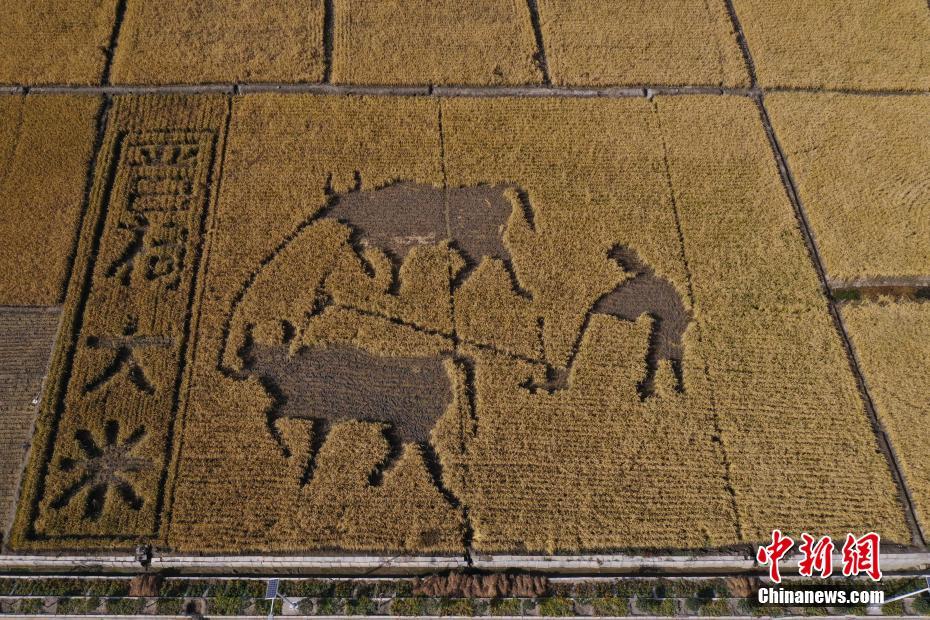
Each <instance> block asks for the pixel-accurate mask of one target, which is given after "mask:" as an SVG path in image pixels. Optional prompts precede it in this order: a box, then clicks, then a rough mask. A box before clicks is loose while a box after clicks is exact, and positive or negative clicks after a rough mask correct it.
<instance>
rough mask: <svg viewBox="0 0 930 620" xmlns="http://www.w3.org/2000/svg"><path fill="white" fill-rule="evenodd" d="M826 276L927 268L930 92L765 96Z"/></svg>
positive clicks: (924, 272) (912, 272)
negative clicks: (876, 95)
mask: <svg viewBox="0 0 930 620" xmlns="http://www.w3.org/2000/svg"><path fill="white" fill-rule="evenodd" d="M766 107H767V109H768V111H769V114H770V116H771V119H772V125H773V126H774V128H775V131H776V134H777V135H778V138H779V140H780V141H781V144H782V146H783V148H784V151H785V154H786V155H787V158H788V165H789V166H790V167H791V169H792V171H793V172H794V178H795V180H796V181H797V184H798V191H799V192H800V195H801V200H802V201H803V203H804V207H805V210H806V212H807V214H808V217H809V218H810V222H811V226H812V227H813V232H814V236H815V237H816V241H817V245H818V248H819V249H820V252H821V254H822V256H823V260H824V264H825V267H826V269H827V272H828V275H829V276H830V278H831V279H833V280H838V281H841V282H842V281H854V280H858V279H866V280H868V279H876V278H879V279H881V278H920V277H927V276H930V131H927V119H928V118H930V98H928V97H923V96H901V97H873V96H866V95H814V94H802V93H780V94H774V95H769V96H767V97H766Z"/></svg>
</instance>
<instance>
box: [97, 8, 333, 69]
mask: <svg viewBox="0 0 930 620" xmlns="http://www.w3.org/2000/svg"><path fill="white" fill-rule="evenodd" d="M323 6H324V1H323V0H300V1H298V0H276V1H275V2H260V1H256V0H133V1H132V2H129V3H128V4H127V6H126V15H125V18H124V19H123V25H122V28H121V30H120V34H119V42H118V45H117V48H116V54H115V57H114V60H113V70H112V73H113V82H114V83H119V84H191V83H193V84H204V83H212V82H319V81H320V80H322V78H323V65H324V62H323V56H324V53H323Z"/></svg>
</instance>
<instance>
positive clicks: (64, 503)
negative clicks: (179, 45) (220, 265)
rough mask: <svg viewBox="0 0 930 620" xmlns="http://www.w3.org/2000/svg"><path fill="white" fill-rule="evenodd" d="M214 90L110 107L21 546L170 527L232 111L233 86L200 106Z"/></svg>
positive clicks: (128, 539) (145, 535) (146, 534)
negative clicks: (201, 288) (204, 264)
mask: <svg viewBox="0 0 930 620" xmlns="http://www.w3.org/2000/svg"><path fill="white" fill-rule="evenodd" d="M188 102H190V103H191V104H192V105H187V104H188ZM204 102H206V103H211V101H210V99H209V98H196V99H195V98H191V99H187V100H185V99H184V98H172V100H171V101H170V102H166V101H165V98H151V99H147V98H142V99H135V100H125V101H121V100H117V101H116V102H115V105H114V108H113V109H112V110H111V111H110V112H109V114H110V115H111V117H112V116H116V117H117V118H116V120H113V119H112V118H111V126H110V127H108V129H107V131H106V136H105V139H104V141H103V145H102V147H101V154H100V156H99V157H98V160H97V162H96V170H92V171H91V174H94V175H95V176H94V183H93V187H92V189H91V193H90V196H89V199H88V213H87V214H86V216H85V221H84V223H83V228H82V231H81V237H80V241H79V244H78V248H77V252H76V256H77V259H76V260H77V264H76V266H75V270H74V272H73V274H72V279H71V283H70V288H69V293H68V298H67V300H66V316H65V320H64V327H63V333H62V334H61V337H60V339H59V345H58V347H57V349H56V353H55V357H54V359H53V364H52V367H51V371H50V377H51V378H52V380H51V381H49V382H48V384H47V385H48V388H47V392H46V395H45V399H44V403H45V404H44V406H43V410H42V413H41V418H40V421H39V425H38V428H37V433H36V437H35V444H34V446H35V449H34V450H33V454H32V458H31V468H30V469H29V470H27V476H26V479H25V481H24V489H23V496H22V501H21V503H20V507H19V512H18V515H17V521H16V524H15V526H14V531H13V536H12V541H11V542H12V544H13V546H15V547H39V548H41V547H47V546H54V547H56V548H62V547H67V546H68V542H69V541H73V542H75V543H77V541H80V546H82V547H86V545H87V543H88V542H89V541H92V544H94V545H98V544H99V546H101V547H114V546H128V545H130V544H131V543H132V542H133V541H143V540H150V539H154V538H157V537H159V535H160V532H161V529H162V526H163V519H162V513H163V510H164V506H165V503H166V492H165V489H166V487H167V485H166V481H167V478H168V474H169V471H170V462H171V458H172V456H173V443H174V437H173V433H174V431H175V428H174V426H175V419H176V417H177V412H178V410H179V408H180V406H181V403H180V400H181V388H182V385H183V378H184V375H185V373H186V372H187V364H186V361H187V355H188V349H189V341H190V336H191V325H192V321H193V318H194V317H193V316H192V314H193V310H192V305H193V303H194V299H195V296H196V291H197V286H198V280H199V278H198V276H199V268H200V262H201V261H200V259H201V254H202V247H203V244H204V241H205V237H206V232H207V231H206V224H207V221H208V215H209V213H210V210H211V209H212V204H213V202H215V191H214V189H213V180H214V178H215V176H216V175H215V173H214V167H215V166H216V165H217V162H218V161H219V159H220V157H219V154H220V149H221V146H222V143H223V138H224V137H225V136H224V133H225V130H224V127H225V121H226V118H225V117H224V116H222V115H226V116H228V102H226V101H225V100H224V99H221V98H216V99H215V103H217V104H219V105H218V106H217V107H218V108H219V109H218V110H217V111H218V112H221V113H222V115H220V114H217V115H212V116H214V117H215V119H211V118H209V117H210V116H211V115H209V114H203V113H202V111H201V110H199V109H198V108H200V107H201V106H202V104H203V103H204ZM166 103H169V105H165V104H166ZM171 103H173V104H174V106H172V105H170V104H171ZM166 112H167V114H166ZM178 112H181V114H178ZM166 116H167V117H168V118H166ZM174 116H180V117H187V118H189V119H190V121H189V122H185V121H183V120H181V119H175V118H171V117H174ZM211 120H212V122H210V121H211ZM178 121H180V122H178ZM204 121H207V122H206V123H205V122H204ZM114 125H115V126H114ZM91 308H92V309H93V311H92V312H90V311H89V310H90V309H91ZM101 410H103V411H104V414H103V415H101V414H100V411H101ZM98 427H99V428H98ZM72 433H73V441H69V440H68V437H67V436H68V435H69V434H72Z"/></svg>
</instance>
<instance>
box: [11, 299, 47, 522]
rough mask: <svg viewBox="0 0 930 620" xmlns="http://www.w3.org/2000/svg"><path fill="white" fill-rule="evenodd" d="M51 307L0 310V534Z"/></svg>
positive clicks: (37, 392)
mask: <svg viewBox="0 0 930 620" xmlns="http://www.w3.org/2000/svg"><path fill="white" fill-rule="evenodd" d="M59 314H60V313H59V311H58V310H57V309H55V308H0V455H2V457H0V533H3V535H5V534H6V532H7V529H8V528H9V526H10V524H11V523H12V516H13V509H14V508H15V504H14V502H15V500H16V495H17V493H18V492H19V479H20V475H21V474H22V471H23V461H25V459H26V450H27V448H28V446H29V438H30V437H31V436H32V426H33V424H34V423H35V417H36V412H37V411H38V409H39V400H40V399H41V392H42V383H43V379H44V378H45V371H46V370H47V368H48V360H49V357H50V356H51V354H52V347H53V346H54V345H55V334H56V333H57V331H58V317H59Z"/></svg>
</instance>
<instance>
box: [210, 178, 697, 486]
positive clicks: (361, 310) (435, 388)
mask: <svg viewBox="0 0 930 620" xmlns="http://www.w3.org/2000/svg"><path fill="white" fill-rule="evenodd" d="M326 195H327V197H328V198H327V203H326V205H325V207H324V208H323V209H322V210H320V211H319V212H318V213H317V214H316V215H315V216H314V217H313V218H311V219H310V220H309V221H308V222H306V223H304V224H303V225H301V226H300V228H299V229H298V230H297V231H295V232H294V233H293V234H292V235H291V236H290V237H289V239H288V241H286V242H285V243H284V244H283V245H281V246H280V247H279V248H278V249H277V251H276V252H275V253H274V255H273V256H271V257H269V260H268V261H267V262H265V263H264V266H263V268H262V269H261V270H260V271H258V273H257V274H256V275H255V277H254V278H253V279H252V280H251V281H250V282H249V283H248V284H247V285H246V287H245V288H244V290H243V291H242V294H241V295H240V297H239V298H238V300H237V302H236V304H235V306H234V308H233V312H232V315H231V317H230V321H229V323H230V326H231V327H230V329H229V330H227V333H228V334H229V337H228V340H227V343H226V352H225V354H224V358H226V359H230V355H231V354H232V351H233V350H234V351H235V354H234V356H233V364H234V365H235V368H234V369H232V372H233V373H234V374H235V375H236V376H237V377H239V378H250V377H251V378H256V379H258V380H259V381H260V382H261V384H262V385H263V387H264V388H265V390H266V392H267V394H268V396H269V397H270V399H271V401H272V405H271V406H270V407H269V408H268V409H267V411H266V415H267V428H268V432H269V433H270V434H271V435H272V436H273V437H274V438H275V441H276V442H277V444H278V445H279V446H280V449H281V450H282V452H283V453H284V454H285V455H287V456H290V455H291V454H296V453H301V454H307V456H308V460H307V462H306V463H305V464H304V466H303V469H302V474H301V483H302V484H306V483H307V482H309V481H310V480H311V479H312V476H313V470H314V464H315V463H314V456H315V454H316V453H317V452H318V451H319V450H320V449H321V447H322V446H323V444H324V443H325V441H326V437H327V435H328V433H329V430H330V428H331V425H332V424H334V423H339V422H345V421H350V420H360V421H370V422H379V423H382V424H384V427H383V430H384V433H385V436H386V438H387V439H388V441H389V443H390V445H391V451H390V453H389V455H388V457H387V458H386V459H385V460H384V461H383V462H382V463H381V464H380V466H379V468H378V469H377V470H376V471H374V472H373V473H372V474H371V476H370V482H371V483H372V484H377V483H378V482H379V480H380V478H381V476H382V475H383V474H384V473H385V472H386V471H388V470H389V469H390V468H391V467H392V466H393V465H394V464H395V462H396V461H397V459H398V457H399V456H400V455H401V454H402V453H403V448H404V447H405V446H406V445H407V444H417V445H419V447H420V449H421V451H422V453H423V455H424V458H425V460H426V463H427V465H428V467H429V468H430V470H431V474H432V475H433V480H434V483H435V484H436V485H437V487H438V488H439V489H440V490H443V491H445V489H444V487H443V483H442V480H441V473H440V472H441V467H440V466H439V459H438V458H437V456H436V453H435V451H434V449H433V447H432V445H431V443H430V434H431V431H432V430H433V429H434V427H435V426H436V423H437V420H438V419H439V418H440V417H441V416H442V415H443V414H444V413H445V412H446V410H447V409H448V408H449V407H450V406H452V405H453V401H454V395H455V392H456V389H457V386H456V383H457V382H460V383H462V385H459V386H458V387H459V388H461V389H462V390H464V392H465V393H466V394H468V395H469V398H468V400H467V407H468V409H469V411H468V417H469V418H470V419H471V420H472V422H474V418H475V416H476V415H477V413H476V411H475V406H474V399H475V395H476V386H475V385H474V365H475V359H474V356H473V355H472V354H471V351H473V350H478V351H484V352H487V353H491V354H496V355H501V356H503V357H504V358H509V359H511V360H513V361H517V362H524V363H527V364H530V365H532V366H534V367H537V368H540V369H542V372H541V373H540V372H535V373H533V374H532V375H530V376H527V378H526V381H525V382H524V383H523V384H522V386H521V387H522V388H523V389H524V390H526V391H527V392H529V393H530V394H536V393H537V392H539V391H544V392H546V393H548V394H553V393H555V392H558V391H560V390H564V389H567V388H569V387H570V384H571V374H572V373H571V370H572V366H573V363H574V359H575V357H576V355H575V354H576V353H577V351H578V349H579V348H580V346H581V342H582V340H583V339H584V335H585V332H586V330H587V328H588V325H589V320H588V319H590V316H591V315H592V314H600V315H606V316H611V317H614V318H616V319H620V320H624V321H629V322H634V323H635V322H636V321H637V319H639V318H640V317H643V316H645V317H648V318H649V319H650V320H651V331H650V335H649V344H648V349H647V355H646V360H645V368H646V371H645V374H644V376H642V377H641V379H640V381H639V382H638V384H637V391H638V393H639V395H640V398H641V399H642V400H646V399H648V398H650V397H652V396H653V395H654V393H655V378H656V370H657V368H658V366H659V364H660V363H662V362H668V363H669V364H670V367H671V369H672V370H673V373H674V375H675V389H676V390H677V391H679V392H683V391H684V389H685V384H684V376H683V372H684V370H683V366H682V358H683V355H684V346H683V344H682V337H683V335H684V332H685V330H686V329H687V326H688V323H689V322H690V312H689V311H688V310H686V308H685V305H684V303H683V302H682V300H681V299H680V297H679V295H678V293H677V291H676V290H675V288H674V286H673V285H672V284H671V283H670V282H668V281H667V280H665V279H664V278H662V277H659V276H657V275H656V274H655V273H654V271H653V270H652V268H651V267H649V266H648V265H646V264H645V263H644V262H642V260H641V259H640V258H639V257H638V256H637V254H636V252H635V251H633V250H632V249H630V248H628V247H625V246H624V245H622V244H619V243H618V244H617V245H616V246H615V247H614V248H613V249H611V250H610V252H608V253H607V255H605V256H604V260H605V261H613V262H615V263H616V264H617V265H618V266H619V267H620V268H621V269H623V270H624V271H625V272H626V273H627V274H628V275H629V277H628V278H627V279H626V280H624V281H623V282H621V283H620V284H619V285H618V286H617V287H616V288H615V289H613V290H612V291H610V292H608V293H605V294H604V295H602V296H601V297H600V298H599V299H598V300H597V301H596V303H594V305H593V306H592V307H591V308H590V310H589V313H588V318H587V319H586V320H585V321H584V323H583V324H582V326H581V328H580V330H579V331H578V334H577V338H576V339H577V343H576V346H575V347H574V349H573V353H572V355H571V356H570V357H569V359H568V361H567V363H565V364H564V365H558V364H554V363H552V362H550V361H549V360H547V359H546V358H545V355H544V354H540V355H538V356H530V355H525V354H520V353H517V352H513V351H509V350H506V348H504V347H502V346H501V345H500V344H499V343H497V342H495V341H494V339H492V338H481V336H480V334H479V335H478V336H477V337H475V336H472V335H469V334H467V333H461V332H460V330H458V329H457V323H456V318H455V317H456V293H457V291H458V290H459V289H461V288H462V287H463V286H465V285H466V283H467V282H468V281H469V279H470V278H471V277H472V276H473V274H474V273H475V272H476V270H477V269H479V268H481V267H482V266H484V265H485V264H486V263H487V264H488V265H493V266H494V267H495V268H497V269H502V270H503V271H504V272H505V273H506V274H507V278H508V279H509V280H510V283H511V287H512V290H513V292H514V293H515V294H516V295H517V296H518V297H520V298H521V299H522V300H525V301H526V302H527V303H528V304H531V303H532V298H533V295H532V293H531V292H530V291H528V290H527V289H526V288H525V287H524V284H523V283H522V281H521V278H520V271H521V267H520V265H519V264H517V263H515V262H514V260H513V257H512V256H511V252H510V250H509V247H508V241H507V239H508V236H509V231H510V230H511V229H512V228H515V227H519V228H522V229H523V230H524V231H525V232H529V233H530V234H533V232H534V226H535V225H534V211H533V207H532V204H531V202H530V200H529V197H528V195H527V192H526V191H525V190H524V189H522V188H520V187H516V186H514V185H509V184H496V185H490V184H487V185H474V186H467V187H457V188H447V189H444V188H441V187H433V186H431V185H424V184H417V183H414V182H410V181H396V182H392V183H390V184H388V185H385V186H383V187H379V188H376V189H367V190H363V189H362V184H361V179H360V178H359V179H358V182H357V184H356V187H355V188H354V189H352V190H351V191H348V192H344V193H335V192H333V191H332V189H331V188H330V187H329V186H327V188H326ZM314 227H317V228H319V227H338V228H339V232H340V234H341V236H342V239H343V244H344V246H347V247H348V248H350V252H349V254H348V256H350V258H346V256H347V255H346V254H343V255H336V256H328V257H324V260H325V261H326V262H327V264H326V265H325V266H324V267H323V268H321V269H318V270H317V277H316V280H315V281H312V282H305V284H304V286H306V287H310V288H312V289H313V291H314V294H313V295H312V299H313V302H312V306H311V307H308V308H305V311H304V313H303V315H302V317H301V318H300V321H299V322H298V323H296V324H295V322H293V318H292V317H286V318H281V317H274V316H262V317H254V316H249V314H248V311H247V310H246V308H255V307H258V306H259V305H260V304H257V303H254V299H250V298H253V297H254V298H260V297H261V296H263V295H264V294H265V291H266V290H267V289H268V288H273V287H275V283H274V274H276V273H282V272H285V271H289V270H290V266H288V265H286V264H281V263H282V262H286V261H301V260H306V256H304V255H302V254H301V253H293V252H288V251H287V249H288V245H290V244H292V243H295V242H297V243H299V241H297V240H299V239H300V238H301V236H303V235H307V234H312V233H313V228H314ZM427 257H431V258H427ZM426 261H429V264H427V265H425V266H424V263H425V262H426ZM416 270H419V275H420V276H422V275H424V270H431V271H432V272H433V273H432V274H431V276H430V277H428V278H423V279H424V280H426V281H427V282H428V283H429V284H428V286H429V287H430V289H431V290H426V291H422V292H423V293H425V294H426V295H428V297H429V298H431V299H440V300H442V303H441V304H433V305H439V306H440V307H438V308H436V307H433V308H411V309H410V310H412V311H413V312H412V314H414V315H417V314H419V316H413V317H405V316H404V315H405V314H409V313H407V312H404V311H403V310H401V311H399V312H392V311H391V310H390V309H386V308H376V307H374V306H372V305H371V304H370V303H368V302H367V301H366V300H365V299H364V298H360V297H359V295H358V293H359V290H364V289H365V288H366V287H368V288H370V287H372V286H374V287H375V288H377V289H380V291H381V292H382V293H386V294H387V295H388V296H389V297H391V298H393V299H394V300H397V301H399V302H400V301H402V297H403V293H404V292H409V291H405V286H406V282H405V279H404V277H405V275H407V274H411V273H412V272H414V271H416ZM347 271H350V272H351V271H354V277H355V279H356V281H357V282H359V283H363V285H362V286H355V287H347V286H346V284H345V279H344V278H340V276H341V275H345V274H346V273H347ZM431 315H432V316H431ZM353 316H354V317H356V318H360V319H361V318H364V319H373V320H375V321H377V322H380V323H381V324H382V325H383V328H384V329H386V330H388V329H389V330H398V331H399V332H401V333H403V334H405V336H406V338H405V339H406V340H408V341H410V342H414V343H415V344H413V345H412V346H410V345H407V346H403V345H401V346H396V347H387V349H386V350H385V349H384V348H383V347H379V346H374V347H371V346H368V347H366V346H364V345H359V344H358V343H357V342H354V343H353V342H346V341H344V340H343V339H342V335H341V334H340V331H341V330H343V329H344V323H343V321H345V320H346V319H348V320H350V321H351V317H353ZM542 320H543V319H542V317H541V316H540V317H535V320H534V321H533V322H534V323H535V324H536V325H537V326H539V329H538V330H537V332H538V333H537V337H538V339H539V340H540V342H539V343H538V347H537V350H538V351H540V352H542V351H545V346H543V345H544V343H543V342H542V339H543V330H542V329H541V327H542ZM639 363H640V361H639V360H637V361H636V364H637V365H638V364H639ZM282 419H302V420H308V421H309V422H310V423H311V424H312V438H313V439H312V442H313V445H312V446H311V449H310V450H309V451H306V450H302V449H298V448H297V447H295V446H291V445H288V442H287V441H286V440H285V438H284V437H283V434H282V432H281V430H280V428H279V422H280V421H281V420H282ZM468 426H469V428H468V429H466V432H465V433H464V434H463V436H462V441H463V442H464V441H467V439H468V436H469V434H471V433H473V432H474V430H475V426H474V424H473V423H472V424H470V425H468ZM447 495H448V493H447Z"/></svg>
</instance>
